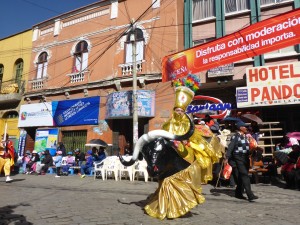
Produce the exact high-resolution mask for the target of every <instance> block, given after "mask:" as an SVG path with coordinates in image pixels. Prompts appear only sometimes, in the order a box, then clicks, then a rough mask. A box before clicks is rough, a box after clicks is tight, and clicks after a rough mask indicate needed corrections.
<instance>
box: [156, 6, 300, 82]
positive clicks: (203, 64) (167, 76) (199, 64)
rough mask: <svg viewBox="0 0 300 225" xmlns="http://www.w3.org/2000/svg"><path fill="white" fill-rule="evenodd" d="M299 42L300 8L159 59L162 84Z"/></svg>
mask: <svg viewBox="0 0 300 225" xmlns="http://www.w3.org/2000/svg"><path fill="white" fill-rule="evenodd" d="M299 43H300V8H297V9H295V10H292V11H289V12H287V13H284V14H281V15H278V16H275V17H272V18H269V19H266V20H263V21H260V22H258V23H255V24H253V25H250V26H248V27H246V28H244V29H242V30H240V31H238V32H235V33H232V34H229V35H226V36H224V37H222V38H219V39H216V40H213V41H211V42H208V43H205V44H202V45H199V46H195V47H193V48H190V49H187V50H185V51H182V52H179V53H176V54H173V55H169V56H166V57H164V58H163V60H162V69H163V70H162V73H163V74H162V80H163V82H166V81H169V80H174V79H178V78H182V77H185V76H187V74H196V73H199V72H201V71H205V70H208V69H212V68H215V67H219V66H221V65H225V64H230V63H234V62H237V61H240V60H243V59H246V58H250V57H254V56H258V55H261V54H265V53H267V52H272V51H275V50H278V49H281V48H285V47H288V46H291V45H296V44H299Z"/></svg>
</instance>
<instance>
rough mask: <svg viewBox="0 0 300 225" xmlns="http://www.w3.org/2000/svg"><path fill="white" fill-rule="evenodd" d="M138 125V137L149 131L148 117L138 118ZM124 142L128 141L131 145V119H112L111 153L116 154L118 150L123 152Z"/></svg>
mask: <svg viewBox="0 0 300 225" xmlns="http://www.w3.org/2000/svg"><path fill="white" fill-rule="evenodd" d="M138 125H139V131H138V132H139V135H138V136H139V137H140V136H142V135H143V134H144V133H147V132H148V131H149V119H148V118H139V121H138ZM126 142H129V143H130V145H131V146H132V144H133V143H132V142H133V121H132V119H131V118H130V119H113V154H117V153H118V151H119V150H120V152H121V154H123V153H124V147H125V145H126ZM119 148H120V149H119Z"/></svg>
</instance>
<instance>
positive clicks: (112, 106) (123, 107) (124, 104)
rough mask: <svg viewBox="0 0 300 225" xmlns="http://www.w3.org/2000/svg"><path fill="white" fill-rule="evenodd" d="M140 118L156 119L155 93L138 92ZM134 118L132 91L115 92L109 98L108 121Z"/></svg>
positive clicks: (107, 103) (107, 106)
mask: <svg viewBox="0 0 300 225" xmlns="http://www.w3.org/2000/svg"><path fill="white" fill-rule="evenodd" d="M137 102H138V116H139V117H154V115H155V92H154V91H148V90H138V91H137ZM124 117H132V91H121V92H114V93H111V94H109V95H108V96H107V102H106V119H109V118H124Z"/></svg>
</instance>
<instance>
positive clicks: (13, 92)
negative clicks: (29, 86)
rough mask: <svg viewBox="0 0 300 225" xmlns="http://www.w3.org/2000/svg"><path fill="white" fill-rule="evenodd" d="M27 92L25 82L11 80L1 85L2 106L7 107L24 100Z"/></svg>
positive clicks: (0, 101) (0, 97)
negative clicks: (24, 94) (23, 96)
mask: <svg viewBox="0 0 300 225" xmlns="http://www.w3.org/2000/svg"><path fill="white" fill-rule="evenodd" d="M24 91H25V81H24V80H20V81H16V80H15V79H14V80H9V81H4V82H1V83H0V105H1V107H2V106H5V105H7V104H8V105H9V104H11V103H17V102H20V101H21V100H22V95H23V93H24Z"/></svg>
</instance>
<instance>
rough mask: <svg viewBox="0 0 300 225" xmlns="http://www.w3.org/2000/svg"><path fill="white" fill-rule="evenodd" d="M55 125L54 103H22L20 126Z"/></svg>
mask: <svg viewBox="0 0 300 225" xmlns="http://www.w3.org/2000/svg"><path fill="white" fill-rule="evenodd" d="M39 126H53V117H52V103H51V102H43V103H36V104H27V105H21V107H20V116H19V121H18V127H39Z"/></svg>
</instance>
